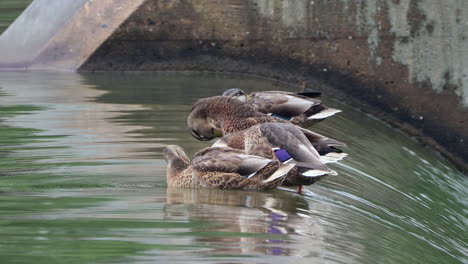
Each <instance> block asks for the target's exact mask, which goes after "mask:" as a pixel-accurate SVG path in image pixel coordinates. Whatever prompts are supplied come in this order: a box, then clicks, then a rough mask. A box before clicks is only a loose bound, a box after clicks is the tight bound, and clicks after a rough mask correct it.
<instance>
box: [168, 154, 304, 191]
mask: <svg viewBox="0 0 468 264" xmlns="http://www.w3.org/2000/svg"><path fill="white" fill-rule="evenodd" d="M164 158H165V159H166V161H167V163H168V167H167V184H168V185H169V186H173V187H190V188H216V189H237V190H252V191H262V190H268V189H272V188H275V187H277V186H278V185H280V184H281V183H282V182H283V180H284V178H285V177H286V175H287V173H288V172H289V171H290V170H291V169H292V168H293V167H294V165H295V164H294V163H291V164H282V163H280V162H278V161H277V160H273V159H267V158H263V157H259V156H254V155H248V154H246V153H245V152H244V151H241V150H236V149H231V148H219V147H212V148H205V149H202V150H200V151H198V152H197V153H195V155H194V156H193V158H192V161H190V160H189V158H188V157H187V155H186V154H185V152H184V150H183V149H182V148H181V147H179V146H176V145H169V146H167V147H166V148H165V149H164Z"/></svg>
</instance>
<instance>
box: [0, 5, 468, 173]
mask: <svg viewBox="0 0 468 264" xmlns="http://www.w3.org/2000/svg"><path fill="white" fill-rule="evenodd" d="M36 1H46V0H36ZM104 1H106V0H104ZM116 1H117V0H116ZM90 2H92V1H90ZM117 2H120V3H127V2H133V0H132V1H130V0H128V1H125V0H121V1H117ZM127 11H129V12H128V18H127V19H126V20H125V22H123V23H122V24H119V25H118V26H116V25H113V26H112V27H111V28H110V29H109V32H108V35H105V34H100V32H98V31H96V32H95V35H92V36H96V37H98V38H99V39H98V40H97V41H94V42H93V43H92V45H94V51H93V53H91V50H93V47H92V45H90V47H89V49H88V52H84V53H83V54H84V55H86V56H82V57H81V60H79V61H77V63H76V65H79V67H80V68H79V69H80V70H82V71H94V70H104V71H108V70H149V71H153V70H209V71H225V72H226V71H229V72H238V73H247V74H256V75H260V76H266V77H272V78H276V79H281V80H284V81H287V82H290V83H295V84H298V85H304V84H306V85H307V86H309V87H311V88H312V89H317V90H322V91H324V92H325V93H332V92H333V91H337V95H338V94H341V95H338V96H341V97H346V96H351V97H353V98H357V99H358V100H360V102H365V103H366V104H361V103H359V104H357V103H356V105H366V107H364V109H363V110H364V111H370V112H373V113H386V116H387V117H389V118H388V120H394V121H392V122H394V123H395V124H399V125H400V127H402V128H404V129H405V130H407V131H411V133H413V134H415V135H425V136H426V137H423V138H422V140H423V141H424V142H427V143H430V144H431V145H433V146H436V147H437V148H438V149H439V150H440V151H442V153H445V155H447V156H449V157H451V159H452V160H455V161H457V163H458V164H459V165H460V166H461V167H465V168H468V166H467V164H468V146H467V143H466V142H467V140H468V138H467V135H468V77H467V75H468V65H467V64H468V39H467V35H468V19H467V15H468V14H467V12H468V1H460V0H445V1H438V0H419V1H416V0H360V1H354V0H312V1H305V0H171V1H169V0H142V3H141V5H138V8H136V7H135V11H133V10H127ZM95 16H96V15H93V14H87V16H85V17H86V18H87V19H90V18H92V19H95ZM76 19H77V20H78V19H79V16H78V17H76ZM104 21H105V19H104V20H102V24H104V23H105V22H104ZM76 25H77V26H76V27H73V28H71V30H69V34H73V33H74V32H75V30H76V32H81V31H80V30H83V28H82V27H87V26H88V24H86V25H81V26H80V25H79V24H76ZM104 36H106V37H104ZM64 39H65V40H67V41H68V42H67V41H62V42H61V43H62V44H61V45H60V46H61V47H68V45H76V44H77V43H79V44H87V43H88V40H90V39H92V38H90V37H86V38H81V39H80V38H75V39H72V40H73V41H71V42H70V41H69V40H70V39H71V38H64ZM83 40H85V41H83ZM0 43H1V39H0ZM48 54H54V50H50V52H49V53H48ZM91 54H92V56H89V55H91ZM45 61H46V63H43V64H42V65H40V67H47V66H50V65H51V66H52V67H56V66H55V65H54V63H53V60H49V62H47V60H45ZM0 64H1V59H0ZM76 65H75V66H76ZM36 67H37V65H36ZM40 67H39V68H40ZM70 68H72V67H70ZM370 109H375V110H370ZM395 120H397V121H395ZM432 139H434V140H435V141H433V140H432ZM434 142H437V143H434Z"/></svg>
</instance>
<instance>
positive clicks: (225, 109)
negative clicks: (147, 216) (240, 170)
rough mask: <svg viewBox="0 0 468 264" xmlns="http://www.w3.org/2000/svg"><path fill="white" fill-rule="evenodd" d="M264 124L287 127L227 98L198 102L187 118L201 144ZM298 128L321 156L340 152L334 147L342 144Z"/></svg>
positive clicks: (220, 97) (247, 105)
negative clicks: (277, 124) (278, 124)
mask: <svg viewBox="0 0 468 264" xmlns="http://www.w3.org/2000/svg"><path fill="white" fill-rule="evenodd" d="M263 123H281V124H290V123H289V122H288V121H286V120H283V119H280V118H276V117H273V116H269V115H266V114H262V113H259V112H256V111H255V109H253V108H252V106H251V105H249V104H247V103H244V102H241V101H239V100H237V99H234V98H231V97H227V96H214V97H208V98H205V99H201V100H198V101H197V102H196V103H195V104H194V106H193V108H192V111H191V112H190V114H189V116H188V117H187V124H188V127H189V128H190V131H191V133H192V135H193V136H194V137H195V138H197V139H199V140H203V141H207V140H211V139H213V138H215V137H220V136H223V135H229V134H231V133H234V132H237V131H242V130H245V129H247V128H249V127H252V126H254V125H257V124H263ZM298 129H300V130H301V131H302V132H303V134H304V135H305V136H306V137H307V138H308V139H309V141H310V143H312V145H313V146H314V147H315V148H316V149H317V151H318V152H319V153H320V155H326V154H328V153H330V152H332V153H341V152H342V151H341V150H340V149H338V148H336V147H337V146H344V145H345V144H343V143H341V142H339V141H337V140H334V139H331V138H328V137H325V136H323V135H320V134H318V133H315V132H312V131H309V130H307V129H304V128H299V127H298ZM238 149H242V148H241V147H239V148H238Z"/></svg>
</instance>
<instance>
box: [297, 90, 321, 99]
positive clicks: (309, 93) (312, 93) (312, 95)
mask: <svg viewBox="0 0 468 264" xmlns="http://www.w3.org/2000/svg"><path fill="white" fill-rule="evenodd" d="M297 94H298V95H302V96H306V97H310V98H316V97H320V96H321V95H322V93H321V92H315V91H311V92H302V93H297Z"/></svg>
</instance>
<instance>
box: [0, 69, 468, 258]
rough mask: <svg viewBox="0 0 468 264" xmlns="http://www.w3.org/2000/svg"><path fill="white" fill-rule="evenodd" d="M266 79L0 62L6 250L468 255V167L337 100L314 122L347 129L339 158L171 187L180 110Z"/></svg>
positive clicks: (33, 253)
mask: <svg viewBox="0 0 468 264" xmlns="http://www.w3.org/2000/svg"><path fill="white" fill-rule="evenodd" d="M232 87H241V88H243V89H244V90H245V91H247V92H251V91H254V90H277V89H280V90H295V88H294V87H290V86H287V85H284V84H281V83H278V82H275V81H268V80H263V79H256V78H250V77H241V76H233V75H216V74H187V73H164V74H159V73H158V74H156V73H146V74H144V73H131V74H113V73H95V74H85V75H79V74H73V73H47V72H42V73H30V72H0V193H1V195H0V259H1V260H2V263H3V262H5V263H18V262H21V263H33V262H34V263H63V262H67V263H116V262H120V263H153V262H154V261H155V260H156V261H160V262H171V263H187V262H189V263H284V262H286V261H290V262H294V263H310V262H319V263H324V262H327V263H353V262H354V263H430V262H432V263H466V262H467V261H468V258H467V254H466V252H468V245H467V241H466V223H467V221H468V220H467V216H466V207H467V205H468V200H467V197H468V189H467V188H466V186H467V184H468V179H467V178H466V177H464V176H463V175H462V174H461V173H460V172H458V171H457V170H455V169H454V168H453V167H452V166H451V165H450V164H449V163H448V162H446V161H445V160H444V159H443V158H441V157H440V156H439V155H437V153H434V152H432V151H431V150H429V149H427V148H424V147H423V146H421V145H420V144H418V143H417V142H415V141H414V140H412V139H411V138H409V137H408V136H406V135H405V134H403V133H401V132H399V131H396V130H394V129H392V128H390V127H388V126H387V125H385V124H383V123H381V122H379V121H377V120H374V119H372V118H369V117H368V116H366V115H363V114H362V113H360V112H358V111H356V110H355V109H351V108H349V107H348V106H346V105H343V104H340V103H339V102H336V101H333V100H331V99H330V98H326V97H325V98H323V101H324V103H325V104H327V105H329V106H330V107H334V108H338V109H342V110H344V112H343V113H341V114H339V115H337V116H336V117H333V118H330V119H329V120H326V121H324V122H322V123H320V124H319V125H318V126H316V127H314V129H315V130H316V131H317V132H319V133H323V134H325V135H328V136H331V137H334V138H337V139H340V140H343V141H344V142H346V143H347V144H348V147H347V148H346V152H347V153H349V158H348V159H346V160H345V161H344V162H342V163H340V164H336V165H333V169H334V170H336V171H338V172H339V175H338V176H336V177H331V176H330V177H327V178H326V179H324V180H322V181H320V182H319V183H317V184H314V185H312V186H308V187H307V190H306V193H307V194H308V195H307V196H299V195H297V194H293V193H286V192H282V191H272V192H266V193H263V192H236V191H219V190H190V189H166V183H165V178H166V175H165V173H166V164H165V162H164V160H163V158H162V153H161V152H162V148H163V147H164V146H165V145H167V144H177V145H181V146H182V147H184V148H185V149H187V150H188V152H189V155H191V154H193V153H194V152H195V151H197V150H199V149H201V148H203V147H206V146H208V145H209V144H210V142H200V141H197V140H195V139H193V138H192V137H191V136H190V135H189V133H188V132H187V130H186V120H185V119H186V115H187V112H188V111H190V107H191V104H192V103H193V102H195V101H196V100H197V99H199V98H200V97H207V96H213V95H218V94H220V93H222V92H223V91H225V90H226V89H228V88H232Z"/></svg>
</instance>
